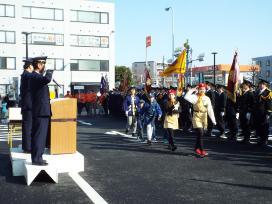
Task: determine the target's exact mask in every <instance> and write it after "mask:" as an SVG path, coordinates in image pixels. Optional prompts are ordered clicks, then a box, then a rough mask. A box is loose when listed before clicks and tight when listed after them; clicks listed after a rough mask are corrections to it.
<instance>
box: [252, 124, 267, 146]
mask: <svg viewBox="0 0 272 204" xmlns="http://www.w3.org/2000/svg"><path fill="white" fill-rule="evenodd" d="M255 125H256V135H257V136H259V137H260V141H259V142H260V143H263V144H264V143H265V142H267V140H268V135H269V122H265V123H256V124H255Z"/></svg>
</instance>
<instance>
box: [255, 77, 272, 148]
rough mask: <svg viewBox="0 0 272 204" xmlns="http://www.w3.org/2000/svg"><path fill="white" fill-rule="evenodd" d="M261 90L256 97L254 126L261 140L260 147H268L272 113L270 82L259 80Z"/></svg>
mask: <svg viewBox="0 0 272 204" xmlns="http://www.w3.org/2000/svg"><path fill="white" fill-rule="evenodd" d="M258 85H259V90H258V91H257V92H256V95H255V106H254V109H253V112H254V116H253V117H254V124H255V129H256V136H258V137H259V138H260V139H259V141H258V145H266V144H267V140H268V135H269V119H270V115H271V112H272V91H271V90H269V89H268V85H269V82H268V81H266V80H264V79H259V84H258Z"/></svg>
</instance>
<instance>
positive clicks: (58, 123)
mask: <svg viewBox="0 0 272 204" xmlns="http://www.w3.org/2000/svg"><path fill="white" fill-rule="evenodd" d="M50 103H51V111H52V117H51V124H50V154H73V153H75V152H76V135H77V131H76V127H77V124H76V117H77V100H76V99H74V98H60V99H53V100H51V101H50Z"/></svg>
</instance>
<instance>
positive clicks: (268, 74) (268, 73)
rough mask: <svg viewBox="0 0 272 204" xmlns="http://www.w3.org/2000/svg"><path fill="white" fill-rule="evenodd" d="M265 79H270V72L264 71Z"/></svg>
mask: <svg viewBox="0 0 272 204" xmlns="http://www.w3.org/2000/svg"><path fill="white" fill-rule="evenodd" d="M266 77H267V78H270V70H267V71H266Z"/></svg>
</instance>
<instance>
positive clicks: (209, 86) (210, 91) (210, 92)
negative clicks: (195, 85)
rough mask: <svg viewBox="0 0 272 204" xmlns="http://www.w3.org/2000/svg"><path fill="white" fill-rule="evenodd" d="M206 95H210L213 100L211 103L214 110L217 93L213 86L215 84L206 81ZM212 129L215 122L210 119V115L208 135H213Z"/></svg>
mask: <svg viewBox="0 0 272 204" xmlns="http://www.w3.org/2000/svg"><path fill="white" fill-rule="evenodd" d="M205 83H206V96H208V97H209V98H210V100H211V104H212V107H213V110H214V106H215V93H214V90H213V89H212V87H214V84H213V83H211V82H209V81H206V82H205ZM212 130H213V122H212V120H211V119H210V117H208V128H207V132H206V135H207V136H212Z"/></svg>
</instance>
